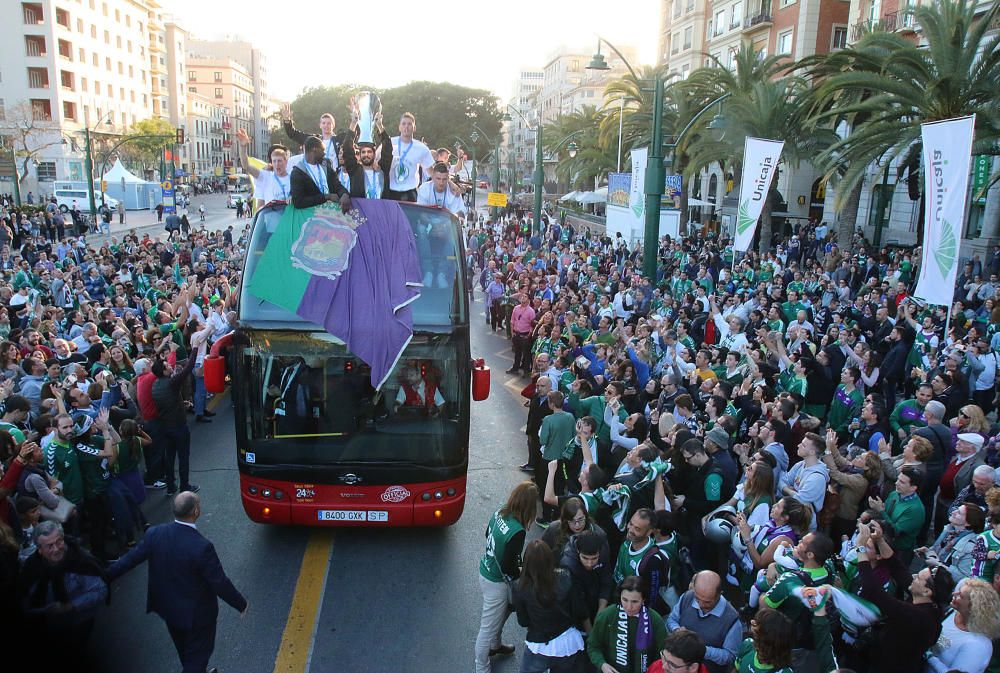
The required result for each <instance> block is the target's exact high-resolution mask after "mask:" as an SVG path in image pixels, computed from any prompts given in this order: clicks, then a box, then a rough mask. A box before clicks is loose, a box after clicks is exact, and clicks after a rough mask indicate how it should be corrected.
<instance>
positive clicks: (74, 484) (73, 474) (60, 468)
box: [45, 440, 83, 505]
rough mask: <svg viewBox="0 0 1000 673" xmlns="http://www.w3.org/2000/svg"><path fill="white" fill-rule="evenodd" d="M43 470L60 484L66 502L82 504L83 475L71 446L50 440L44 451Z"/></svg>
mask: <svg viewBox="0 0 1000 673" xmlns="http://www.w3.org/2000/svg"><path fill="white" fill-rule="evenodd" d="M45 470H46V472H48V473H49V475H51V476H52V477H54V478H56V479H58V480H59V481H61V482H62V485H63V487H62V493H63V495H64V496H65V497H66V499H67V500H69V501H70V502H72V503H73V504H74V505H79V504H80V503H82V502H83V474H82V473H81V472H80V461H79V460H78V457H77V453H76V451H75V450H74V449H73V446H72V445H70V444H63V443H61V442H60V441H59V440H52V442H50V443H49V445H48V447H46V449H45Z"/></svg>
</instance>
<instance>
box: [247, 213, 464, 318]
mask: <svg viewBox="0 0 1000 673" xmlns="http://www.w3.org/2000/svg"><path fill="white" fill-rule="evenodd" d="M401 205H402V208H403V212H404V213H405V214H406V217H407V219H408V220H409V222H410V226H411V227H412V229H413V235H414V237H415V239H416V243H417V256H418V257H419V259H420V271H421V274H422V276H423V277H422V280H423V283H424V286H423V288H422V289H421V291H420V298H419V299H417V300H416V301H414V302H413V303H412V304H410V306H411V307H412V310H413V324H414V325H415V326H446V325H455V324H460V323H462V322H464V321H465V306H466V304H465V289H464V288H465V272H464V265H463V261H464V260H463V256H462V248H461V246H460V245H459V241H460V240H461V236H460V233H459V231H460V230H459V223H458V220H457V219H456V218H455V217H454V216H452V215H451V214H450V213H448V212H447V211H445V210H441V209H438V208H427V207H424V206H417V205H413V204H401ZM266 223H267V218H266V217H265V216H262V215H261V214H258V216H257V218H256V219H255V220H254V228H253V233H252V234H251V238H250V246H249V250H248V252H247V260H246V268H245V270H244V274H243V291H242V296H241V300H240V309H239V319H240V321H241V322H242V323H244V324H248V325H260V324H266V323H283V324H285V325H288V324H294V323H302V320H301V319H300V318H299V317H298V316H296V315H295V314H293V313H291V312H289V311H287V310H285V309H283V308H281V307H280V306H275V305H274V304H272V303H270V302H267V301H264V300H262V299H260V298H258V297H256V296H254V295H253V294H251V293H250V292H249V291H248V290H247V289H246V288H247V285H248V284H249V281H250V280H251V279H252V278H253V274H254V271H255V270H256V267H257V262H258V261H259V260H260V258H261V257H262V256H263V255H264V251H265V250H266V249H267V244H268V241H269V240H270V238H271V232H268V231H267V229H268V225H267V224H266ZM270 226H272V227H273V226H276V223H273V224H271V225H270ZM303 328H308V327H307V326H306V325H305V324H303Z"/></svg>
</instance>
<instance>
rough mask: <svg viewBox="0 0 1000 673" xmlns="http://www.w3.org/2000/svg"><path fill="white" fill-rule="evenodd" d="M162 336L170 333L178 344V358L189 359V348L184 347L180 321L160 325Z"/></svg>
mask: <svg viewBox="0 0 1000 673" xmlns="http://www.w3.org/2000/svg"><path fill="white" fill-rule="evenodd" d="M158 329H159V330H160V335H161V336H167V335H168V334H169V335H170V338H171V339H173V340H174V343H175V344H177V359H178V360H186V359H187V348H185V347H184V335H182V334H181V331H180V329H179V323H175V322H168V323H165V324H163V325H160V326H159V328H158Z"/></svg>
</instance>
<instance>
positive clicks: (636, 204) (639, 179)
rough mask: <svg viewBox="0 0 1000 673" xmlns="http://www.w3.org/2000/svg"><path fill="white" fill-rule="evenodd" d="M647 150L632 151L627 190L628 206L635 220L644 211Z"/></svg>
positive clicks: (644, 148)
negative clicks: (630, 177)
mask: <svg viewBox="0 0 1000 673" xmlns="http://www.w3.org/2000/svg"><path fill="white" fill-rule="evenodd" d="M648 156H649V148H648V147H641V148H639V149H637V150H632V187H631V189H629V194H628V206H629V208H631V209H632V212H633V213H635V216H636V217H637V218H642V214H643V212H645V210H646V192H645V190H646V159H647V157H648Z"/></svg>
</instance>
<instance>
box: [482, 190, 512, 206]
mask: <svg viewBox="0 0 1000 673" xmlns="http://www.w3.org/2000/svg"><path fill="white" fill-rule="evenodd" d="M486 205H488V206H497V207H499V208H506V207H507V195H506V194H501V193H500V192H489V193H488V194H487V195H486Z"/></svg>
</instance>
